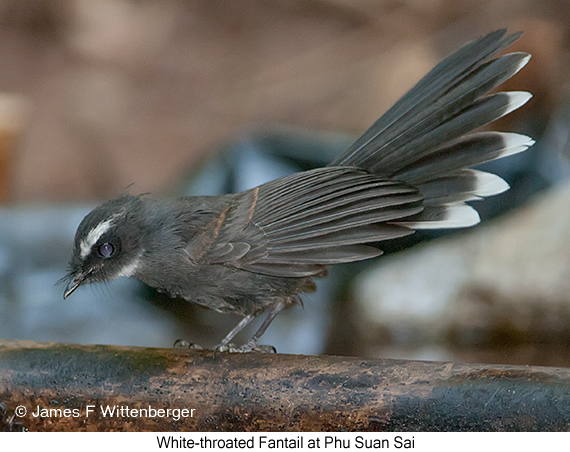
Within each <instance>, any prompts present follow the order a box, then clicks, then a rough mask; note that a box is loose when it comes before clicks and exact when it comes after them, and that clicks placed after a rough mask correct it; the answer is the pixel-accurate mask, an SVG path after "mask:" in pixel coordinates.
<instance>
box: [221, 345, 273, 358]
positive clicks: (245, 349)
mask: <svg viewBox="0 0 570 452" xmlns="http://www.w3.org/2000/svg"><path fill="white" fill-rule="evenodd" d="M252 352H255V353H277V349H276V348H275V347H274V346H273V345H258V344H257V343H256V342H253V341H250V342H248V343H247V344H244V345H240V346H237V345H234V344H231V343H230V344H220V345H218V346H216V347H215V348H214V356H215V355H216V354H218V353H252Z"/></svg>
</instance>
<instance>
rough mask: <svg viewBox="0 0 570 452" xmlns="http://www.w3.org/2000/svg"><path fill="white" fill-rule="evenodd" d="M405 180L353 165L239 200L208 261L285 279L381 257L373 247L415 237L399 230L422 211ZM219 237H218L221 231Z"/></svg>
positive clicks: (226, 215) (220, 221) (269, 186)
mask: <svg viewBox="0 0 570 452" xmlns="http://www.w3.org/2000/svg"><path fill="white" fill-rule="evenodd" d="M422 199H423V196H422V195H420V194H419V192H418V190H417V189H416V188H415V187H412V186H410V185H408V184H406V183H404V182H399V181H394V180H386V179H383V178H381V177H379V176H376V175H373V174H370V173H368V172H366V171H363V170H360V169H357V168H352V167H326V168H319V169H316V170H311V171H306V172H302V173H296V174H293V175H291V176H287V177H283V178H280V179H276V180H274V181H271V182H268V183H266V184H263V185H261V186H259V187H256V188H254V189H252V190H248V191H246V192H243V193H239V194H238V195H235V198H234V202H232V203H231V204H229V205H228V206H227V207H226V208H225V209H224V211H223V212H222V214H221V216H220V217H218V218H217V220H216V221H215V223H216V224H212V228H211V229H212V232H213V233H211V234H210V235H209V240H208V248H207V251H206V252H205V253H204V254H203V255H202V257H201V261H202V262H203V263H208V264H225V265H231V266H234V267H238V268H242V269H244V270H248V271H252V272H257V273H263V274H269V275H274V276H284V277H301V276H311V275H318V274H320V273H322V272H323V266H324V265H330V264H337V263H342V262H352V261H357V260H362V259H368V258H370V257H375V256H379V255H380V254H382V251H381V250H379V249H377V248H375V247H372V246H369V245H366V244H367V243H371V242H380V241H383V240H388V239H393V238H396V237H402V236H405V235H408V234H411V233H412V232H413V230H411V229H409V228H407V227H405V226H399V225H395V224H392V222H394V221H397V220H402V219H405V218H408V217H410V216H412V215H414V214H417V213H419V212H421V211H422V209H423V208H422V207H421V201H422ZM214 231H215V232H214Z"/></svg>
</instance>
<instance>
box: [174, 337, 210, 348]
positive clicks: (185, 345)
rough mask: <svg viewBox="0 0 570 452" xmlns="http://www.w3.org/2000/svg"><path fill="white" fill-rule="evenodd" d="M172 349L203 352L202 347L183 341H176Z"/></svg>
mask: <svg viewBox="0 0 570 452" xmlns="http://www.w3.org/2000/svg"><path fill="white" fill-rule="evenodd" d="M172 348H176V349H187V350H204V347H202V346H201V345H199V344H193V343H191V342H188V341H185V340H184V339H177V340H176V341H175V342H174V344H173V345H172Z"/></svg>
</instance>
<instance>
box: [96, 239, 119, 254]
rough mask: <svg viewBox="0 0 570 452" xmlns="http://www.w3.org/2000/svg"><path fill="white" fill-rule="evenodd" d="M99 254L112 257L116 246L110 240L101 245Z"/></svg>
mask: <svg viewBox="0 0 570 452" xmlns="http://www.w3.org/2000/svg"><path fill="white" fill-rule="evenodd" d="M98 251H99V254H100V255H101V256H103V257H111V256H112V255H113V253H114V252H115V247H114V246H113V245H111V244H110V243H108V242H105V243H102V244H101V245H99V249H98Z"/></svg>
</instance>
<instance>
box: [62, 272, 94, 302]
mask: <svg viewBox="0 0 570 452" xmlns="http://www.w3.org/2000/svg"><path fill="white" fill-rule="evenodd" d="M90 274H91V271H87V272H80V273H77V274H76V275H75V276H74V278H73V279H72V280H71V281H69V284H68V285H67V287H66V288H65V292H63V299H64V300H65V299H66V298H67V297H69V296H70V295H71V294H72V293H73V292H75V289H77V288H78V287H79V286H80V285H81V284H83V282H84V281H85V280H86V279H87V277H88V276H89V275H90Z"/></svg>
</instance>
